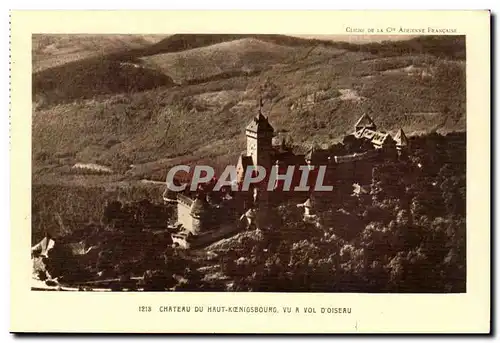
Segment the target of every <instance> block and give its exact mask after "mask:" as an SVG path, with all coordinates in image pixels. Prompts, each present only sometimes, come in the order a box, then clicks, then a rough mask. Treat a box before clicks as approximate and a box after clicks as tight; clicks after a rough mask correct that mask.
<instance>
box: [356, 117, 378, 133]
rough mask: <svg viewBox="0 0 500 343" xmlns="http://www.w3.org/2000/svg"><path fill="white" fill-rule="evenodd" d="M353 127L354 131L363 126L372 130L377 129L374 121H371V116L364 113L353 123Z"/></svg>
mask: <svg viewBox="0 0 500 343" xmlns="http://www.w3.org/2000/svg"><path fill="white" fill-rule="evenodd" d="M354 127H355V129H356V131H358V130H359V129H361V128H363V127H365V128H368V129H372V130H376V129H377V126H376V125H375V122H374V121H373V119H372V118H370V116H369V115H368V114H366V113H364V114H363V115H362V116H361V117H360V118H359V119H358V121H357V122H356V124H354Z"/></svg>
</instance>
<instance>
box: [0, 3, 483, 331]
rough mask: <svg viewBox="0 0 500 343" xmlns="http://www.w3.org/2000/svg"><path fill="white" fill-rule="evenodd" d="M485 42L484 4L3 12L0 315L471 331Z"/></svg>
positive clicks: (244, 326)
mask: <svg viewBox="0 0 500 343" xmlns="http://www.w3.org/2000/svg"><path fill="white" fill-rule="evenodd" d="M490 49H491V48H490V12H488V11H363V12H361V11H304V12H302V11H13V12H12V13H11V55H10V64H11V75H10V77H11V79H10V80H11V86H10V88H11V94H10V95H11V108H10V117H11V175H12V176H11V204H12V227H11V228H10V235H11V242H10V246H11V327H10V329H11V331H12V332H16V333H21V332H49V333H56V332H57V333H58V332H72V333H75V332H82V333H89V332H92V333H482V334H486V333H489V332H490V330H491V327H490V277H491V276H490ZM195 323H196V324H195Z"/></svg>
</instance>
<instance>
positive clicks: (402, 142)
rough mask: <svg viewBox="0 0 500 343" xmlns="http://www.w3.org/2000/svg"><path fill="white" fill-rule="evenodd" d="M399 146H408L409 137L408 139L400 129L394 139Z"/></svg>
mask: <svg viewBox="0 0 500 343" xmlns="http://www.w3.org/2000/svg"><path fill="white" fill-rule="evenodd" d="M394 140H395V141H396V145H397V146H408V137H406V134H405V132H404V131H403V129H399V131H398V133H397V134H396V136H395V137H394Z"/></svg>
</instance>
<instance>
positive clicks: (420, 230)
mask: <svg viewBox="0 0 500 343" xmlns="http://www.w3.org/2000/svg"><path fill="white" fill-rule="evenodd" d="M465 143H466V134H465V133H450V134H447V135H440V134H437V133H431V134H429V135H425V136H415V137H411V138H410V147H411V148H410V149H411V153H410V155H409V157H408V158H407V159H387V160H384V161H380V163H378V164H377V165H376V166H375V168H374V169H373V172H372V184H371V189H370V191H369V192H367V193H366V194H359V195H358V196H346V197H344V198H343V199H342V201H341V202H335V203H333V202H332V203H329V204H327V205H326V206H324V208H323V209H321V210H319V211H318V221H317V222H316V223H307V222H304V220H303V218H302V212H301V210H300V209H298V208H297V207H296V203H282V204H280V205H279V206H277V207H275V208H273V209H272V212H271V213H272V218H273V220H272V221H271V222H269V223H268V225H266V226H265V227H260V228H259V229H255V230H251V231H244V232H241V233H239V234H238V235H236V236H235V237H233V238H231V239H227V240H224V242H225V243H224V244H222V243H221V244H214V245H212V246H210V247H207V248H205V249H201V250H192V251H183V250H178V249H175V248H174V247H172V244H171V243H172V242H171V240H170V233H169V229H168V224H169V223H172V222H174V221H175V216H174V213H175V211H174V209H173V207H172V206H171V205H164V204H162V203H160V200H161V197H160V192H161V190H154V191H153V190H149V191H147V192H144V191H138V190H137V189H135V190H134V191H129V192H124V191H115V192H105V191H103V190H99V189H94V188H88V189H85V188H74V189H71V188H67V187H66V188H64V187H63V186H60V187H55V186H35V187H34V188H33V197H32V199H33V218H32V220H33V223H32V224H33V241H34V243H35V242H36V241H38V240H39V239H40V238H41V237H42V236H43V234H44V233H45V232H46V231H49V234H50V235H52V236H56V242H57V243H58V244H56V246H55V248H54V249H52V250H51V251H50V254H49V259H48V260H46V263H47V269H48V271H49V272H50V274H51V276H52V277H59V280H60V282H67V283H73V284H81V283H85V282H88V281H89V280H99V279H106V278H115V279H119V281H118V282H115V283H113V284H111V285H110V287H112V288H115V289H117V290H120V289H122V288H129V289H139V288H141V289H144V290H150V291H153V290H157V291H165V290H189V291H206V290H211V291H215V290H220V291H222V290H224V291H255V292H266V291H272V292H278V291H287V292H372V293H377V292H433V293H434V292H436V293H437V292H465V291H466V220H465V219H466V216H465V214H466V168H465V167H466V154H465V152H466V149H465ZM51 187H52V188H53V189H52V191H50V189H49V188H51ZM141 192H142V193H141ZM63 194H64V195H65V196H63ZM141 197H142V200H141ZM54 208H57V216H54ZM54 217H55V219H54ZM82 242H83V243H84V245H85V246H86V247H92V249H91V251H90V252H89V253H87V254H84V255H78V254H75V246H78V243H82ZM133 277H140V279H141V280H139V281H137V282H136V281H134V280H135V279H134V278H133Z"/></svg>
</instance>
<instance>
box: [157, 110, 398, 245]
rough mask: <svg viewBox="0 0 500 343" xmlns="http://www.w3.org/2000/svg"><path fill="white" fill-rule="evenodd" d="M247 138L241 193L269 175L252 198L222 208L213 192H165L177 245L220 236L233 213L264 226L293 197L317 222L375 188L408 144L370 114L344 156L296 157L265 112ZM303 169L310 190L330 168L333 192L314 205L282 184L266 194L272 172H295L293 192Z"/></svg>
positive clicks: (243, 196)
mask: <svg viewBox="0 0 500 343" xmlns="http://www.w3.org/2000/svg"><path fill="white" fill-rule="evenodd" d="M245 135H246V150H245V151H244V152H243V153H242V154H241V155H240V156H239V158H238V161H237V164H236V171H237V172H236V174H237V176H236V177H237V179H236V180H235V182H236V183H237V184H238V185H239V186H240V188H239V189H241V184H242V182H243V179H244V176H245V173H246V172H247V170H248V169H249V168H254V167H255V166H261V167H264V168H265V169H266V171H267V173H266V174H267V176H266V179H264V181H262V182H261V183H260V184H259V185H257V186H254V187H253V188H251V189H250V190H248V191H247V192H242V191H240V192H236V193H237V194H233V196H230V197H224V198H223V199H224V200H223V201H222V203H219V204H218V205H217V206H214V205H213V204H212V202H210V201H207V199H208V198H210V194H209V193H210V191H209V192H208V193H207V194H197V195H196V196H194V197H193V196H186V195H183V194H175V193H174V192H172V191H170V190H166V191H165V193H164V195H163V197H164V200H165V201H166V202H176V203H177V215H178V225H179V226H180V227H181V228H182V230H181V231H179V232H178V233H175V234H173V235H172V238H173V240H174V242H177V243H178V244H179V245H183V246H185V247H187V246H188V244H185V242H186V241H188V240H190V239H191V240H193V239H196V237H201V236H203V234H204V232H205V231H207V230H208V232H215V234H214V235H213V237H216V236H218V234H217V233H216V232H217V230H218V229H217V228H218V227H219V226H221V225H222V224H223V222H224V220H228V219H229V220H231V219H232V218H233V217H232V215H229V211H228V209H229V208H230V209H232V210H234V211H235V212H237V213H236V216H234V219H235V221H237V218H240V219H242V218H243V217H245V216H246V217H245V218H246V219H247V221H248V223H250V221H251V220H250V219H249V216H248V215H246V214H248V213H251V214H255V215H256V216H257V215H258V217H259V218H260V219H259V223H260V224H262V223H265V220H266V216H265V213H266V211H267V209H268V207H270V206H272V204H273V203H274V202H278V203H279V202H281V201H283V200H286V199H285V198H288V200H290V198H292V197H294V196H297V197H298V198H297V199H302V200H300V204H299V206H298V207H301V208H303V209H304V212H305V213H304V214H305V217H304V218H305V219H308V220H310V219H311V218H313V219H314V218H315V210H316V208H315V207H316V206H318V204H321V203H322V202H325V201H327V202H329V203H332V201H342V197H344V196H351V195H352V194H353V186H354V185H356V186H357V187H358V188H359V189H363V188H364V187H365V186H366V185H369V184H370V183H371V178H372V169H373V166H374V164H375V163H376V162H377V161H379V160H381V159H384V158H398V156H401V155H404V154H405V153H406V151H407V149H408V138H407V137H406V135H405V133H404V132H403V130H402V129H400V130H399V131H398V132H397V134H396V136H395V137H394V138H393V137H392V136H391V135H390V134H389V133H387V132H383V131H380V130H377V125H376V124H375V122H374V121H373V119H372V118H370V116H369V115H367V114H364V115H363V116H361V117H360V118H359V119H358V121H357V122H356V123H355V125H354V130H353V132H352V133H351V134H349V135H346V136H345V137H344V144H343V145H342V147H341V150H340V151H336V150H335V149H332V148H329V149H322V148H320V147H318V146H312V147H311V148H310V149H309V150H308V151H307V153H306V154H305V155H301V154H296V153H294V151H293V149H292V148H291V147H288V146H287V145H286V144H285V142H284V140H281V141H279V140H277V139H275V138H276V137H275V131H274V128H273V126H272V125H271V124H270V123H269V119H268V118H267V117H266V116H264V115H263V113H262V107H260V108H259V111H258V113H257V115H256V116H255V117H254V118H252V120H251V121H250V123H249V124H248V125H247V127H246V129H245ZM273 138H274V139H273ZM304 165H307V166H309V167H310V169H311V171H310V176H309V178H310V179H309V180H308V184H309V185H313V184H314V182H315V178H316V176H317V174H316V173H317V170H318V168H317V167H319V166H326V175H325V180H326V181H327V184H329V185H332V186H333V188H334V190H333V191H329V192H325V193H324V194H321V196H319V197H315V199H316V200H313V197H314V194H315V193H314V192H311V191H302V192H289V191H288V192H280V190H281V187H282V184H280V183H279V182H276V184H275V189H274V191H272V192H269V191H268V190H267V187H266V186H267V184H268V182H267V181H268V177H269V174H270V173H269V172H270V171H271V168H272V167H273V166H277V167H278V170H279V173H280V174H285V172H286V170H287V168H288V167H289V166H295V167H296V168H295V172H296V174H294V175H293V180H292V189H293V188H294V187H295V186H296V185H298V184H299V181H300V177H301V171H300V170H299V168H298V167H299V166H304ZM297 193H298V194H297ZM217 213H219V214H220V215H217ZM255 223H256V221H252V223H251V224H252V225H253V224H255ZM233 224H234V223H233ZM249 225H250V224H249ZM233 226H236V224H234V225H233ZM205 236H206V235H205ZM193 237H194V238H193Z"/></svg>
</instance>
